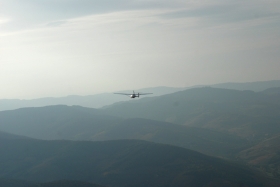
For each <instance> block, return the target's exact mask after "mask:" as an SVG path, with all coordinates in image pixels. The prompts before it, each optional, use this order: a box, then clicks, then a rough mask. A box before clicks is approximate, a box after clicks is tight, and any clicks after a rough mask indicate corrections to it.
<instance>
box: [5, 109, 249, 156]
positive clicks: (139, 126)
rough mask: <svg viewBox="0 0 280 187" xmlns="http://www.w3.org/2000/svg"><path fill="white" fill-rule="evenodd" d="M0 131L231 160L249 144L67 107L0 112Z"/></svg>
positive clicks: (210, 132)
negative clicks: (142, 144)
mask: <svg viewBox="0 0 280 187" xmlns="http://www.w3.org/2000/svg"><path fill="white" fill-rule="evenodd" d="M0 130H3V131H7V132H9V133H13V134H18V135H23V136H28V137H32V138H37V139H46V140H53V139H65V140H92V141H97V140H117V139H140V140H147V141H152V142H158V143H165V144H170V145H176V146H180V147H184V148H189V149H192V150H196V151H199V152H202V153H205V154H209V155H213V156H219V157H234V155H235V153H237V152H239V151H240V150H242V149H244V148H248V146H249V145H251V142H249V141H248V140H246V139H244V138H240V137H237V136H234V135H230V134H229V133H224V132H217V131H214V130H210V129H203V128H196V127H187V126H183V125H177V124H172V123H168V122H162V121H155V120H149V119H141V118H137V119H120V118H117V117H110V116H108V115H102V114H101V112H99V111H96V110H93V109H88V108H82V107H68V106H48V107H38V108H24V109H19V110H13V111H5V112H0Z"/></svg>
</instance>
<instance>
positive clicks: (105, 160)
mask: <svg viewBox="0 0 280 187" xmlns="http://www.w3.org/2000/svg"><path fill="white" fill-rule="evenodd" d="M0 152H1V154H0V166H1V167H0V176H1V177H5V178H17V179H25V180H30V181H38V182H39V181H54V180H60V179H62V178H63V179H68V180H69V179H71V180H79V181H88V182H94V183H97V184H102V185H105V186H112V187H129V186H135V187H144V186H151V187H165V186H177V187H181V186H186V185H187V186H192V187H198V186H207V185H208V186H209V185H212V184H213V185H214V186H224V185H225V184H229V185H230V186H233V187H237V186H240V185H242V186H245V187H261V186H264V185H263V184H264V183H265V181H264V180H263V179H261V178H260V177H259V176H258V175H256V174H255V173H253V172H251V171H250V170H248V169H246V168H245V167H241V166H237V165H235V164H232V163H228V162H226V161H223V160H220V159H216V158H212V157H209V156H206V155H203V154H200V153H197V152H194V151H190V150H186V149H183V148H179V147H174V146H169V145H163V144H156V143H149V142H145V141H138V140H118V141H105V142H72V141H39V140H6V141H0ZM15 163H16V164H15Z"/></svg>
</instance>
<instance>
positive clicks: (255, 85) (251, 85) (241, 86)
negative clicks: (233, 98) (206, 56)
mask: <svg viewBox="0 0 280 187" xmlns="http://www.w3.org/2000/svg"><path fill="white" fill-rule="evenodd" d="M211 87H213V88H226V89H234V90H252V91H255V92H260V91H263V90H266V89H268V88H273V87H280V80H270V81H257V82H244V83H238V82H228V83H220V84H214V85H211Z"/></svg>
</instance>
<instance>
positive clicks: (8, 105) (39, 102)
mask: <svg viewBox="0 0 280 187" xmlns="http://www.w3.org/2000/svg"><path fill="white" fill-rule="evenodd" d="M205 86H211V87H213V88H226V89H235V90H251V91H256V92H259V91H263V90H266V89H268V88H273V87H280V80H272V81H262V82H261V81H259V82H247V83H220V84H214V85H196V86H191V87H182V88H174V87H166V86H160V87H151V88H142V89H138V90H135V91H136V92H146V93H147V92H148V93H153V95H147V96H145V95H143V96H141V97H151V96H153V97H154V96H161V95H166V94H170V93H175V92H178V91H182V90H186V89H192V88H196V87H205ZM132 91H133V90H123V91H117V92H125V93H132ZM128 99H129V97H125V96H123V95H116V94H113V93H100V94H95V95H87V96H79V95H70V96H66V97H47V98H38V99H30V100H24V99H0V111H3V110H13V109H18V108H25V107H42V106H49V105H68V106H73V105H79V106H83V107H89V108H101V107H104V106H107V105H111V104H113V103H116V102H121V101H127V100H128Z"/></svg>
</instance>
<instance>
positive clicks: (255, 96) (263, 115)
mask: <svg viewBox="0 0 280 187" xmlns="http://www.w3.org/2000/svg"><path fill="white" fill-rule="evenodd" d="M104 111H105V112H107V113H108V114H110V115H115V116H119V117H127V118H135V117H139V118H147V119H155V120H160V121H167V122H173V123H176V124H183V125H187V126H193V127H202V128H211V129H215V130H219V131H227V132H230V133H232V134H236V135H238V136H242V137H245V138H248V139H254V140H255V139H262V138H264V137H265V136H267V135H269V136H270V135H273V134H275V133H277V132H280V126H279V121H280V115H279V113H280V105H279V104H277V103H275V102H274V100H272V99H271V98H270V97H269V96H267V95H265V94H262V93H255V92H253V91H237V90H228V89H218V88H210V87H205V88H194V89H189V90H185V91H181V92H176V93H173V94H169V95H164V96H160V97H154V98H144V99H142V100H138V101H136V102H128V103H120V104H115V105H112V106H111V107H107V108H104Z"/></svg>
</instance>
